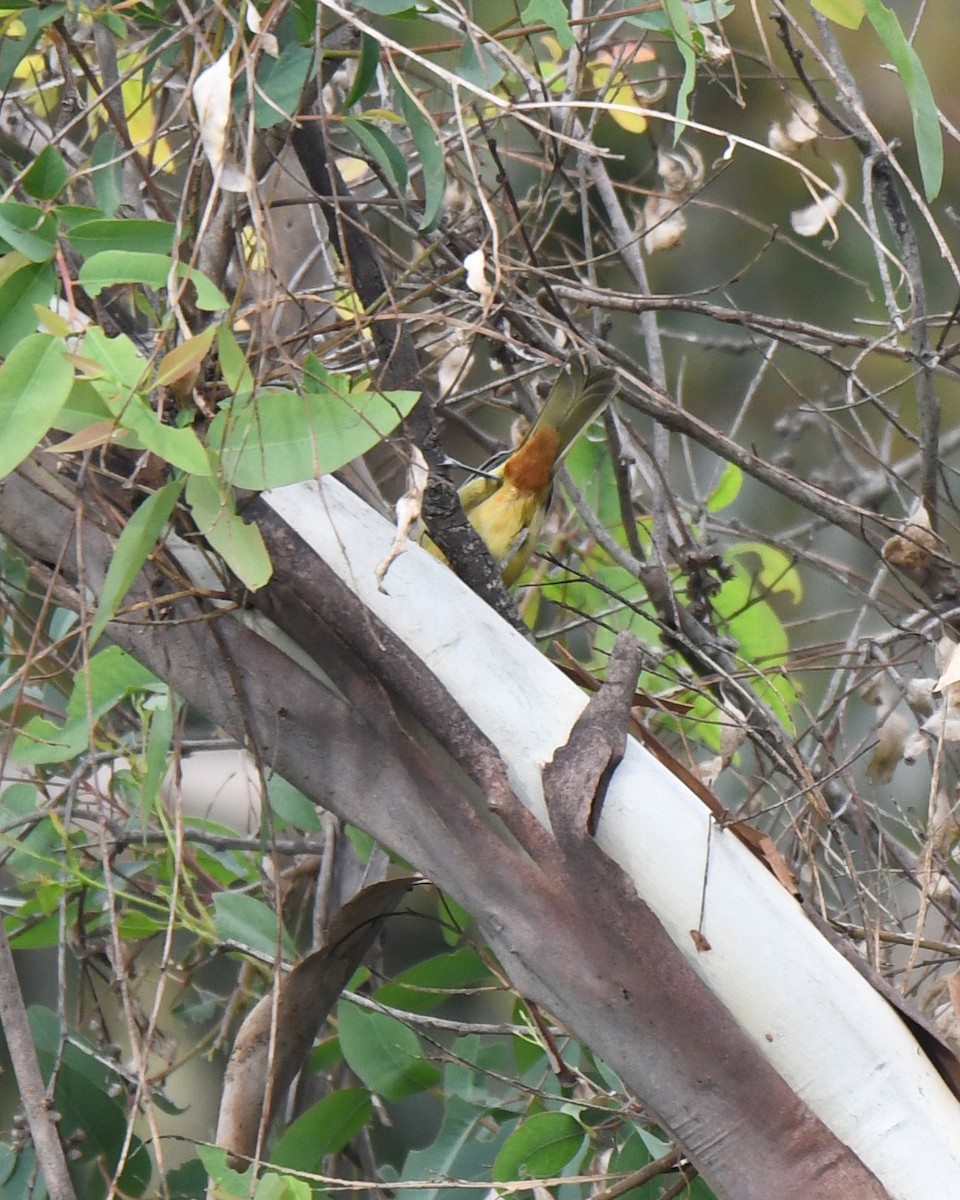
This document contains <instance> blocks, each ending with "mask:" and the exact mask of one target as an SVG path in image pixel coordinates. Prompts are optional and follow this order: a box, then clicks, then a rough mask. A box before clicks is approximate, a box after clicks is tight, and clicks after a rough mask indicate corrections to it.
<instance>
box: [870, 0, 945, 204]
mask: <svg viewBox="0 0 960 1200" xmlns="http://www.w3.org/2000/svg"><path fill="white" fill-rule="evenodd" d="M863 4H864V8H865V9H866V13H867V17H868V18H869V20H870V23H871V25H873V27H874V29H875V30H876V31H877V34H878V36H879V37H880V40H881V41H882V42H883V44H884V47H885V48H886V51H887V53H888V54H889V55H890V57H891V59H893V65H894V66H895V67H896V69H897V74H898V75H899V76H900V81H901V83H902V84H903V86H904V88H905V90H906V93H907V99H908V100H909V101H910V112H911V115H912V117H913V133H914V137H915V138H916V140H917V157H918V158H919V160H920V174H921V176H922V178H923V190H924V194H925V195H926V198H927V200H934V199H936V196H937V194H938V193H939V191H940V186H941V184H942V183H943V136H942V134H941V132H940V119H939V117H938V116H937V103H936V101H935V100H934V98H933V91H932V90H931V88H930V82H929V80H928V79H927V76H926V73H925V72H924V69H923V64H922V63H921V62H920V58H919V56H918V55H917V52H916V50H914V48H913V46H911V45H910V43H909V42H908V41H907V39H906V37H905V36H904V33H903V30H902V29H901V28H900V22H899V21H898V20H897V18H896V16H895V14H894V13H893V12H891V10H890V9H889V8H887V6H886V5H885V4H882V3H881V0H863Z"/></svg>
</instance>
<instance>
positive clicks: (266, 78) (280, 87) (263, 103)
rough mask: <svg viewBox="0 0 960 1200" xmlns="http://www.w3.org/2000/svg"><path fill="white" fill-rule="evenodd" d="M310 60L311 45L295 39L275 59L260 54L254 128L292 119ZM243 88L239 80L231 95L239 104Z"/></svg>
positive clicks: (311, 66) (307, 73) (267, 126)
mask: <svg viewBox="0 0 960 1200" xmlns="http://www.w3.org/2000/svg"><path fill="white" fill-rule="evenodd" d="M314 61H315V55H314V51H313V47H312V46H301V45H299V44H298V43H297V42H290V43H289V44H288V45H287V46H285V47H284V49H283V50H282V51H281V53H280V56H279V58H271V57H270V55H268V54H264V55H263V56H262V57H261V59H260V63H259V66H258V67H257V90H256V93H255V94H254V98H253V119H254V123H255V124H256V127H257V128H258V129H270V128H272V127H273V126H274V125H276V124H278V123H279V122H280V121H290V120H291V119H292V117H293V114H294V113H295V112H296V111H297V108H298V106H299V103H300V96H301V94H302V92H303V86H304V84H305V83H306V82H307V78H308V77H309V76H310V74H311V73H312V69H313V65H314ZM241 78H243V77H241ZM245 91H246V89H245V87H244V86H243V83H242V82H240V83H238V86H237V88H236V89H235V95H236V97H237V100H238V102H239V103H241V104H242V103H243V100H244V96H245Z"/></svg>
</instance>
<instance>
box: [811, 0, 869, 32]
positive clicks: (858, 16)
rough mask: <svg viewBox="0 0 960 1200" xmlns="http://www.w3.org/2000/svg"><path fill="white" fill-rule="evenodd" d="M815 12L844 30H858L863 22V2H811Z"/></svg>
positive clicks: (841, 0) (820, 0) (832, 0)
mask: <svg viewBox="0 0 960 1200" xmlns="http://www.w3.org/2000/svg"><path fill="white" fill-rule="evenodd" d="M812 3H813V7H814V8H815V9H816V10H817V12H820V13H823V15H824V16H825V17H827V18H828V20H830V21H836V23H837V24H838V25H842V26H843V27H844V28H845V29H858V28H859V27H860V22H861V21H862V20H863V0H812Z"/></svg>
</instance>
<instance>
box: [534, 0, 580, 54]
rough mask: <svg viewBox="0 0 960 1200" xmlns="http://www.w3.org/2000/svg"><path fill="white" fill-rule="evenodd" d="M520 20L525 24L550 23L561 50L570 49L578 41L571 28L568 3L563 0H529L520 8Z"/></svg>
mask: <svg viewBox="0 0 960 1200" xmlns="http://www.w3.org/2000/svg"><path fill="white" fill-rule="evenodd" d="M520 20H521V21H522V22H523V24H524V25H537V24H540V23H541V22H542V23H543V24H544V25H549V26H550V28H551V29H552V30H553V33H554V36H555V37H556V39H557V43H558V45H559V46H560V49H561V50H569V49H570V47H571V46H572V45H574V43H575V41H576V39H575V38H574V36H573V31H572V30H571V28H570V20H569V13H568V12H567V5H566V4H564V3H563V0H527V3H526V4H525V5H524V6H523V8H522V9H521V10H520Z"/></svg>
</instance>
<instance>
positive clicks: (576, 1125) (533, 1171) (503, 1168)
mask: <svg viewBox="0 0 960 1200" xmlns="http://www.w3.org/2000/svg"><path fill="white" fill-rule="evenodd" d="M585 1137H586V1133H585V1132H584V1128H583V1126H582V1125H581V1124H580V1122H579V1121H577V1120H576V1119H575V1118H574V1117H572V1116H571V1115H570V1114H569V1113H565V1112H545V1113H535V1114H534V1115H533V1116H532V1117H528V1118H527V1120H526V1121H524V1122H523V1123H522V1124H521V1125H520V1126H519V1127H518V1128H517V1129H515V1130H514V1131H513V1133H511V1134H510V1136H509V1137H508V1138H507V1140H506V1142H504V1144H503V1148H502V1149H501V1151H500V1153H499V1154H498V1155H497V1157H496V1161H495V1162H494V1164H493V1178H494V1180H496V1181H497V1182H498V1183H505V1182H507V1181H508V1180H511V1179H522V1178H528V1179H531V1178H532V1179H536V1178H538V1177H539V1176H553V1175H559V1174H560V1172H561V1171H562V1170H563V1168H564V1167H565V1166H566V1165H567V1163H568V1162H570V1160H571V1159H573V1158H574V1157H575V1156H576V1155H577V1154H579V1152H580V1147H581V1146H582V1145H583V1141H584V1138H585Z"/></svg>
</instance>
